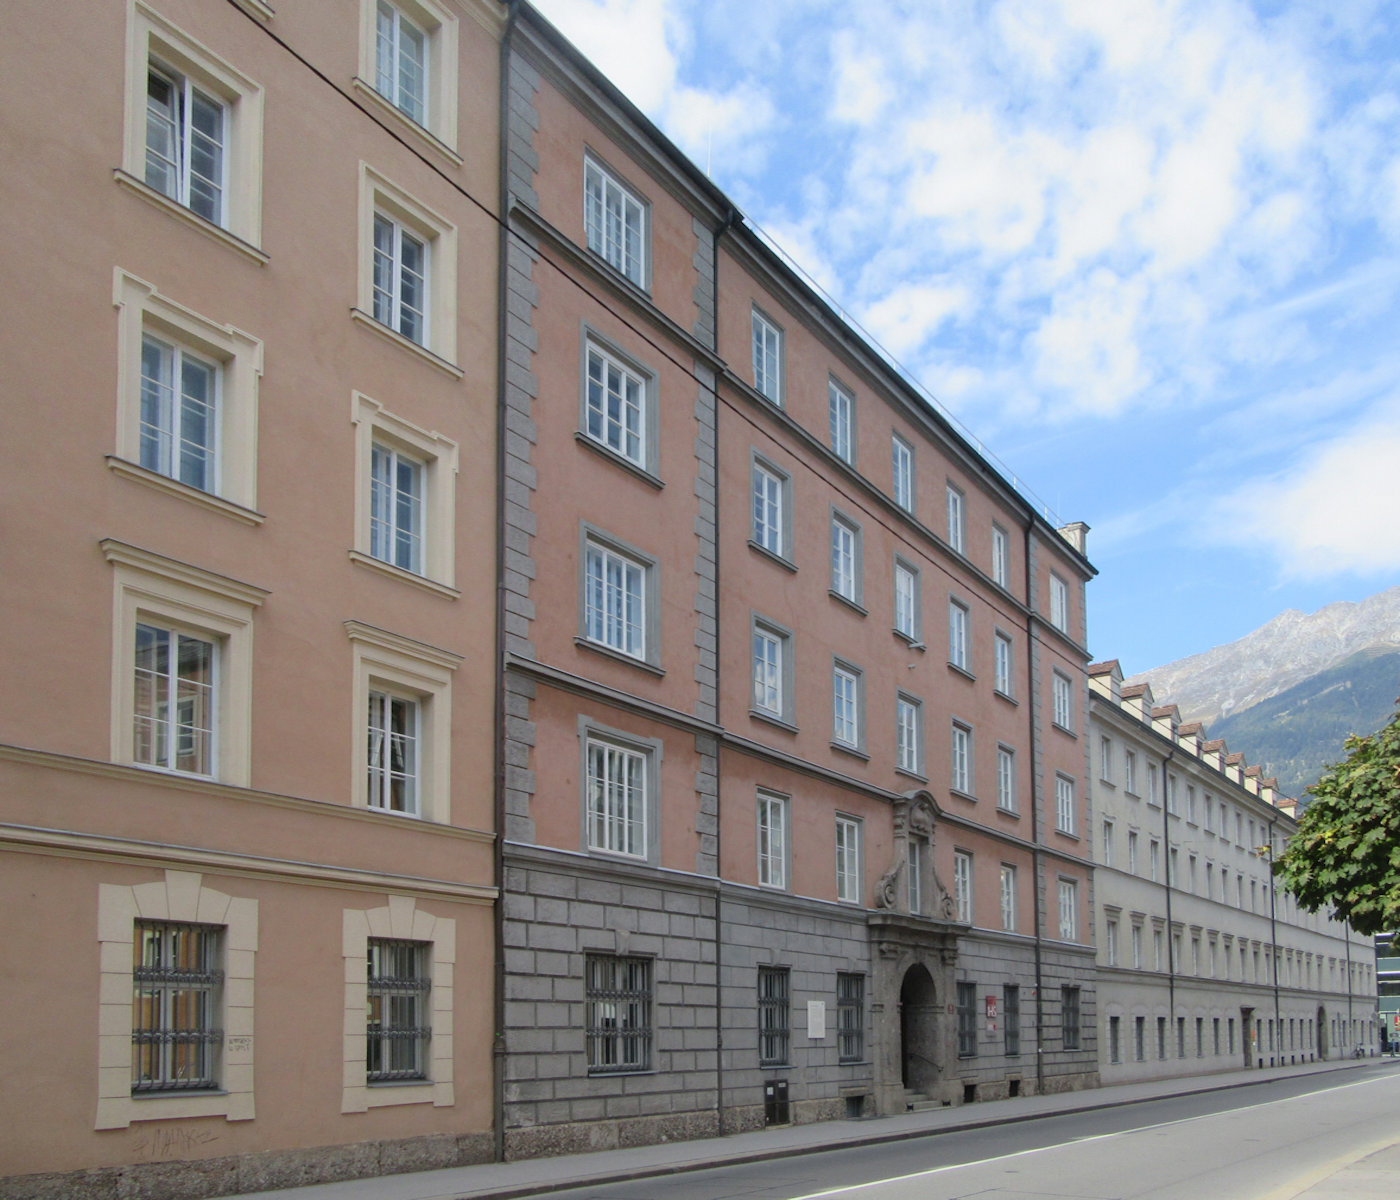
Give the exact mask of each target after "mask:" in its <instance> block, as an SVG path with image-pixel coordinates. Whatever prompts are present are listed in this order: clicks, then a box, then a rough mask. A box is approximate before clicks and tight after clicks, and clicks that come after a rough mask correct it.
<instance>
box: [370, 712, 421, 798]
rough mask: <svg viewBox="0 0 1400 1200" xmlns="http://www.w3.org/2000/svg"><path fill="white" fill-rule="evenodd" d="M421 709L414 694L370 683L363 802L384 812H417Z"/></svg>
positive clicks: (419, 788)
mask: <svg viewBox="0 0 1400 1200" xmlns="http://www.w3.org/2000/svg"><path fill="white" fill-rule="evenodd" d="M421 718H422V712H421V707H420V705H419V702H418V700H417V698H416V697H412V696H400V695H395V694H394V693H393V692H387V691H381V690H379V689H378V688H375V687H373V686H371V688H370V692H369V730H368V751H367V757H366V768H367V771H368V777H367V779H366V784H365V802H366V803H367V804H368V805H369V807H370V808H378V809H383V810H384V811H385V812H396V813H403V814H404V815H405V816H409V817H416V816H418V815H419V812H418V802H419V793H420V790H421V787H420V782H419V777H420V770H421V762H422V750H421V743H422V740H423V734H422V719H421Z"/></svg>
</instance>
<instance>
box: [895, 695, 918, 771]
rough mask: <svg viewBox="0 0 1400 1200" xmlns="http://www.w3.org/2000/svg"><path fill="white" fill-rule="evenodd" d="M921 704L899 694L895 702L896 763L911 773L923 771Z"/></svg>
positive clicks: (901, 768)
mask: <svg viewBox="0 0 1400 1200" xmlns="http://www.w3.org/2000/svg"><path fill="white" fill-rule="evenodd" d="M920 708H921V705H920V704H919V702H918V701H917V700H913V699H910V698H909V697H908V696H898V697H896V699H895V702H894V724H895V763H896V765H897V766H898V767H899V769H900V770H901V771H908V772H909V773H910V774H911V775H920V774H922V773H923V765H924V756H923V738H922V737H921V736H920V727H921V725H922V718H921V714H920Z"/></svg>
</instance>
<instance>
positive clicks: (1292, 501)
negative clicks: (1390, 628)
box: [1215, 401, 1400, 579]
mask: <svg viewBox="0 0 1400 1200" xmlns="http://www.w3.org/2000/svg"><path fill="white" fill-rule="evenodd" d="M1396 463H1400V402H1395V401H1392V402H1390V403H1389V404H1388V405H1386V406H1384V407H1383V410H1382V411H1381V412H1380V413H1379V414H1378V415H1376V416H1375V417H1374V418H1372V419H1371V420H1370V421H1369V422H1368V423H1367V424H1365V425H1363V426H1361V427H1358V428H1353V429H1352V430H1351V431H1350V432H1348V433H1345V434H1343V435H1341V436H1338V437H1336V438H1334V439H1332V440H1331V441H1330V442H1327V443H1325V444H1323V445H1322V446H1321V447H1320V448H1319V449H1318V450H1317V451H1316V453H1315V455H1314V456H1312V457H1311V458H1309V459H1308V460H1306V461H1303V462H1300V463H1298V464H1297V465H1296V466H1295V467H1294V468H1293V469H1292V470H1290V471H1287V472H1282V473H1280V474H1278V475H1276V476H1274V477H1272V478H1270V479H1266V480H1262V481H1258V482H1254V483H1250V484H1246V485H1245V486H1243V487H1241V488H1239V489H1238V490H1236V491H1235V492H1233V493H1231V494H1230V495H1227V496H1224V497H1222V499H1221V500H1220V502H1219V504H1218V505H1217V516H1216V521H1215V531H1216V536H1223V537H1228V538H1229V539H1230V540H1232V541H1235V542H1236V543H1237V544H1239V545H1250V544H1255V545H1257V546H1262V547H1264V548H1266V549H1268V550H1270V551H1271V552H1272V553H1273V554H1274V556H1275V557H1276V558H1277V559H1278V562H1279V564H1280V568H1281V570H1282V572H1283V574H1284V575H1285V577H1288V578H1298V579H1318V578H1325V577H1327V576H1329V575H1336V574H1340V573H1353V574H1358V575H1373V574H1379V573H1381V572H1388V571H1396V570H1400V521H1396V520H1395V514H1396V513H1397V512H1400V471H1397V470H1396Z"/></svg>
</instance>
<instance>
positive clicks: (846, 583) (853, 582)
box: [831, 513, 861, 604]
mask: <svg viewBox="0 0 1400 1200" xmlns="http://www.w3.org/2000/svg"><path fill="white" fill-rule="evenodd" d="M831 590H832V591H833V592H834V593H835V594H836V595H838V596H840V597H841V599H843V600H849V601H850V602H851V603H852V604H859V603H860V593H861V545H860V526H858V525H856V524H855V522H853V521H851V520H849V519H848V518H846V517H843V516H841V515H839V514H836V513H833V514H832V517H831Z"/></svg>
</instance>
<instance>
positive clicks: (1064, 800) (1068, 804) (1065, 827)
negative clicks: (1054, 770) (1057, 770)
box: [1055, 775, 1074, 833]
mask: <svg viewBox="0 0 1400 1200" xmlns="http://www.w3.org/2000/svg"><path fill="white" fill-rule="evenodd" d="M1055 828H1056V829H1058V830H1059V831H1060V832H1061V833H1073V832H1074V780H1072V779H1066V778H1065V777H1064V776H1063V775H1057V776H1055Z"/></svg>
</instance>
